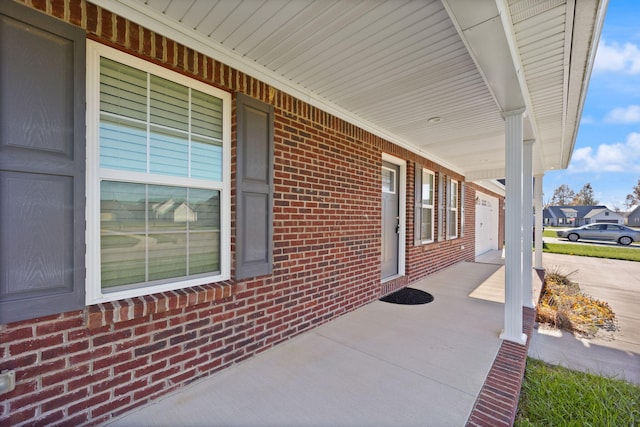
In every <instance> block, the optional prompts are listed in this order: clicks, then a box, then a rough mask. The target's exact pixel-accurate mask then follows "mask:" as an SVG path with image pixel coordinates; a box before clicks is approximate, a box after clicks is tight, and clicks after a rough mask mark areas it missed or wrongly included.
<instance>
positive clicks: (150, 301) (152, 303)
mask: <svg viewBox="0 0 640 427" xmlns="http://www.w3.org/2000/svg"><path fill="white" fill-rule="evenodd" d="M234 293H235V286H233V285H230V284H228V283H211V284H208V285H201V286H194V287H191V288H185V289H178V290H175V291H167V292H160V293H157V294H153V295H145V296H141V297H135V298H127V299H123V300H120V301H112V302H105V303H100V304H96V305H91V306H88V307H87V308H86V310H85V314H86V318H85V324H86V326H87V328H88V329H97V328H101V327H103V326H107V325H113V324H117V323H122V322H127V321H130V320H134V319H137V318H140V317H147V316H151V315H154V314H160V313H164V312H168V311H174V310H180V309H183V308H185V307H190V306H194V305H198V304H206V303H209V302H213V301H219V300H222V299H225V298H228V297H230V296H232V295H233V294H234Z"/></svg>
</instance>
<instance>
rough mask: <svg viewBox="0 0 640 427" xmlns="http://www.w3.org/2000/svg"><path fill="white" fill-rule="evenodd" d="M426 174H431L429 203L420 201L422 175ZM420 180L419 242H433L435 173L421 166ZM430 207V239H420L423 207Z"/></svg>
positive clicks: (422, 197)
mask: <svg viewBox="0 0 640 427" xmlns="http://www.w3.org/2000/svg"><path fill="white" fill-rule="evenodd" d="M425 173H426V174H428V175H431V178H432V179H431V183H432V185H431V204H430V205H429V204H426V203H422V201H423V200H424V194H423V193H422V189H423V188H424V175H425ZM420 182H421V183H422V188H420V205H421V209H420V242H421V243H422V244H427V243H433V242H434V241H435V224H434V220H435V217H436V216H435V210H436V202H435V197H436V190H435V187H436V173H435V172H434V171H432V170H429V169H426V168H422V179H421V180H420ZM428 208H431V239H422V214H423V212H424V209H428Z"/></svg>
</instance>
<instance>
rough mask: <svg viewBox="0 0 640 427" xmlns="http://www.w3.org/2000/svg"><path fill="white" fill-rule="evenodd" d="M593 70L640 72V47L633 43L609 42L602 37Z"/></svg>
mask: <svg viewBox="0 0 640 427" xmlns="http://www.w3.org/2000/svg"><path fill="white" fill-rule="evenodd" d="M593 70H594V71H595V72H603V71H614V72H623V73H626V74H640V49H639V48H638V46H637V45H635V44H633V43H625V44H623V45H621V44H619V43H616V42H613V43H611V44H607V42H606V40H604V39H602V40H600V44H599V45H598V52H597V54H596V60H595V62H594V64H593Z"/></svg>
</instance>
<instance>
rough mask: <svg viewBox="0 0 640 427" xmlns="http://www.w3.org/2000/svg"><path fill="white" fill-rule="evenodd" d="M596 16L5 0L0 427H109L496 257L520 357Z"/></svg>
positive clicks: (496, 9)
mask: <svg viewBox="0 0 640 427" xmlns="http://www.w3.org/2000/svg"><path fill="white" fill-rule="evenodd" d="M507 3H509V4H507ZM605 5H606V2H604V1H592V2H582V1H580V2H566V4H565V2H557V1H551V0H549V1H540V2H535V4H528V3H526V4H525V3H523V4H521V5H518V6H517V7H515V6H514V7H513V10H511V9H509V7H511V2H497V3H496V2H494V1H492V0H491V1H488V0H483V1H474V2H457V1H445V2H441V1H432V2H425V1H424V0H410V1H406V2H347V1H344V2H324V1H311V0H300V1H292V2H289V3H287V4H286V7H282V3H281V2H237V4H234V3H233V2H232V1H225V2H211V1H209V0H195V1H190V2H185V1H182V0H167V1H162V2H139V1H136V2H126V1H119V0H96V1H93V2H88V1H85V0H42V1H31V0H24V1H11V0H3V1H0V34H2V37H0V71H1V72H0V85H1V87H0V120H1V123H0V138H1V140H0V189H1V191H0V196H1V197H2V203H0V227H1V230H0V248H1V249H0V270H1V271H2V275H0V324H1V326H0V355H1V356H2V359H1V360H0V372H4V374H3V375H5V376H8V373H11V372H13V373H15V378H16V387H15V389H14V390H13V391H9V392H6V391H5V392H4V393H2V394H1V395H0V424H1V425H54V424H58V423H64V424H68V425H88V424H90V425H98V424H102V423H105V422H107V421H109V420H110V419H111V418H112V417H113V416H117V415H118V414H122V413H124V412H126V411H129V410H132V409H134V408H136V407H139V406H140V405H143V404H146V403H148V402H150V401H152V400H154V399H157V398H159V397H161V396H162V395H163V394H166V393H168V392H170V391H173V390H176V389H179V388H181V387H183V386H185V385H186V384H189V383H191V382H193V381H195V380H197V379H199V378H202V377H204V376H207V375H210V374H212V373H213V372H216V371H219V370H221V369H225V368H228V367H229V366H231V365H233V364H234V363H238V362H240V361H243V360H245V359H247V358H249V357H252V356H254V355H256V354H258V353H260V352H262V351H265V350H267V349H269V348H270V347H272V346H274V345H277V344H279V343H281V342H283V341H285V340H287V339H289V338H291V337H293V336H295V335H297V334H300V333H302V332H304V331H308V330H310V329H312V328H314V327H316V326H317V325H320V324H322V323H325V322H328V321H330V320H332V319H335V318H336V317H338V316H340V315H342V314H344V313H347V312H349V311H351V310H355V309H357V308H358V307H361V306H363V305H365V304H368V303H370V302H372V301H374V300H376V299H377V298H379V297H381V296H383V295H385V294H388V293H390V292H392V291H394V290H396V289H399V288H402V287H405V286H407V285H408V284H411V283H413V282H416V281H418V280H420V279H424V278H425V277H428V276H429V275H430V274H432V273H434V272H437V271H440V270H442V269H444V268H447V267H450V266H453V265H455V264H456V263H459V262H462V261H473V260H474V255H475V254H476V253H477V252H482V251H485V250H490V249H498V248H501V247H502V243H503V242H504V241H506V242H507V244H506V250H507V251H511V252H512V253H511V254H509V255H508V256H507V261H506V262H507V267H509V271H510V272H519V273H517V274H516V275H513V274H510V275H509V276H508V277H507V279H506V281H505V286H506V287H507V289H508V290H510V291H512V292H508V293H507V299H506V303H505V306H504V310H505V332H504V333H503V334H502V335H501V337H502V338H503V339H505V340H509V341H514V342H516V343H519V344H522V342H523V341H522V339H523V336H522V305H523V297H522V295H523V292H527V291H526V289H524V285H523V283H524V282H525V281H526V278H527V277H528V279H529V281H530V280H531V274H530V271H529V270H530V269H527V268H523V267H522V265H519V266H518V265H516V263H522V259H523V258H527V257H522V249H521V248H520V247H521V246H523V245H520V244H516V242H517V243H519V242H520V241H521V240H522V239H523V236H522V231H521V230H522V226H521V221H525V222H529V221H530V219H529V218H528V216H527V217H526V218H524V217H523V214H522V212H525V211H529V212H530V211H531V209H532V206H531V205H530V201H531V200H532V199H533V197H531V196H530V195H529V192H530V191H531V190H532V186H531V185H528V184H527V183H531V182H532V176H526V175H535V176H536V183H541V180H542V176H543V175H544V173H545V171H547V170H551V169H559V168H566V167H567V162H568V159H569V158H570V157H571V155H570V154H571V149H572V148H571V147H573V145H574V144H573V143H574V141H575V138H576V134H577V127H578V123H579V115H580V111H581V108H582V105H581V103H582V102H583V100H584V95H585V91H586V87H587V84H586V83H587V82H586V79H587V78H588V76H589V74H590V67H591V64H593V59H594V56H595V50H596V46H597V44H598V39H599V35H600V34H599V31H600V30H599V29H600V28H601V24H602V20H603V17H604V12H605V10H604V9H605ZM236 6H237V7H236ZM502 8H507V9H505V10H501V9H502ZM574 22H575V23H579V24H580V31H575V30H574V27H573V25H574ZM540 52H545V55H542V56H541V55H539V53H540ZM525 109H530V111H527V113H526V114H525ZM537 111H541V112H543V113H542V114H540V115H536V112H537ZM559 117H561V118H562V120H558V118H559ZM538 132H539V133H538ZM534 141H535V143H534ZM560 142H562V143H560ZM534 158H535V159H536V161H535V162H533V159H534ZM507 159H509V160H507ZM525 164H526V165H528V166H531V168H528V169H526V168H524V167H523V165H525ZM534 165H535V168H533V166H534ZM526 170H530V172H526ZM505 177H506V182H507V183H510V185H507V186H506V188H505V186H504V185H502V184H500V183H498V182H497V181H496V179H501V178H505ZM538 178H540V179H539V180H538ZM523 182H524V183H525V184H522V183H523ZM523 195H524V196H523ZM505 197H506V200H507V201H508V200H514V201H516V200H521V201H523V202H522V203H510V204H509V203H507V204H506V207H505ZM536 200H537V201H541V193H540V195H539V197H538V196H537V197H536ZM166 215H169V216H168V217H167V216H166ZM196 215H197V216H196ZM523 218H524V220H523ZM195 219H198V221H197V222H196V223H191V220H195ZM525 238H530V233H525ZM478 239H482V241H481V242H478V241H477V240H478ZM510 242H511V243H510ZM513 251H516V252H517V253H518V254H519V256H518V255H514V254H515V253H514V252H513ZM518 251H519V252H518ZM529 258H531V257H529ZM511 267H513V268H511ZM431 326H432V327H438V325H431ZM491 333H494V331H491ZM1 392H2V390H0V393H1Z"/></svg>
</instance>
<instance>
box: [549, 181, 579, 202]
mask: <svg viewBox="0 0 640 427" xmlns="http://www.w3.org/2000/svg"><path fill="white" fill-rule="evenodd" d="M575 196H576V193H575V192H574V191H573V190H572V189H571V188H569V186H568V185H567V184H562V185H561V186H560V187H558V188H556V191H554V192H553V197H551V202H549V205H551V206H566V205H569V204H571V202H573V199H574V197H575Z"/></svg>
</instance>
